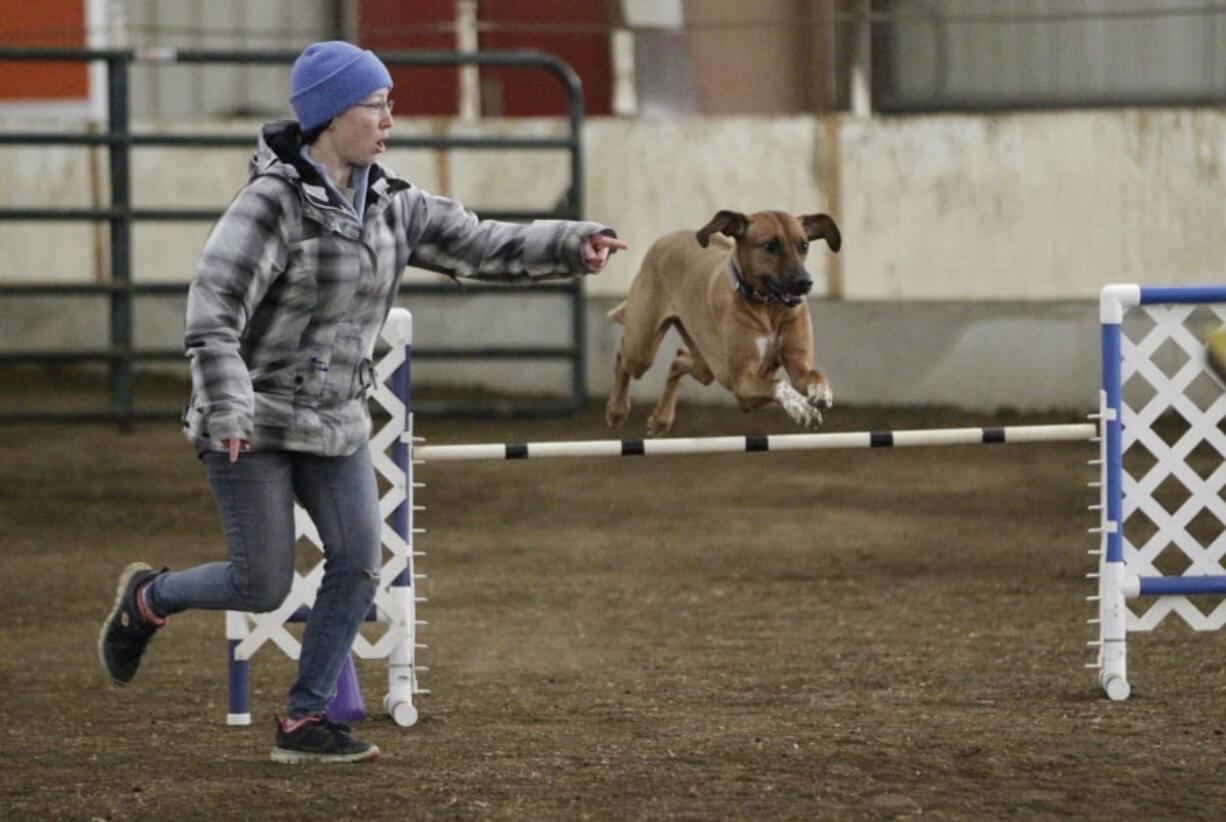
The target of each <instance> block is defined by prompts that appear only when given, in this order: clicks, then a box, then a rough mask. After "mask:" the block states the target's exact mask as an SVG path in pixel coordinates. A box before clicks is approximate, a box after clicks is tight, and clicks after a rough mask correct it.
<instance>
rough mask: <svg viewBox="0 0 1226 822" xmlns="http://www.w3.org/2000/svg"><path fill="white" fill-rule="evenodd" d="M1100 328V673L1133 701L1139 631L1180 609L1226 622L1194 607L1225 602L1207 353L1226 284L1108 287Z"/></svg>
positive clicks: (1218, 447)
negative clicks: (1134, 641) (1132, 660)
mask: <svg viewBox="0 0 1226 822" xmlns="http://www.w3.org/2000/svg"><path fill="white" fill-rule="evenodd" d="M1100 320H1101V322H1102V361H1103V374H1102V391H1101V392H1100V398H1099V417H1100V420H1099V425H1100V430H1101V431H1102V438H1101V443H1100V451H1101V471H1102V481H1101V483H1099V485H1100V490H1099V493H1100V500H1099V505H1098V506H1096V507H1097V508H1098V509H1099V511H1100V512H1101V513H1100V526H1099V528H1098V529H1097V530H1099V531H1100V532H1101V540H1100V543H1101V544H1100V547H1099V549H1098V550H1097V551H1095V552H1092V553H1098V554H1099V571H1098V589H1099V590H1098V595H1097V596H1095V597H1091V599H1092V600H1097V602H1098V617H1097V619H1092V620H1091V622H1097V623H1098V640H1097V641H1096V642H1092V643H1091V644H1092V645H1097V647H1098V659H1097V661H1096V662H1094V663H1091V666H1090V667H1095V668H1098V679H1099V684H1100V685H1101V686H1102V687H1103V689H1104V690H1105V691H1106V693H1107V695H1108V696H1109V697H1110V698H1111V699H1114V700H1123V699H1127V698H1128V695H1129V693H1130V692H1131V685H1130V684H1129V681H1128V669H1127V636H1128V633H1129V632H1130V631H1149V630H1152V629H1153V628H1154V627H1155V626H1157V625H1158V623H1159V622H1161V621H1162V620H1163V618H1164V617H1166V616H1167V615H1168V614H1171V613H1174V614H1178V615H1179V616H1180V617H1181V618H1182V619H1183V620H1184V621H1185V622H1187V623H1188V624H1189V625H1190V626H1191V627H1192V628H1194V629H1195V630H1198V631H1216V630H1219V629H1220V628H1222V626H1223V624H1226V600H1222V601H1219V602H1217V603H1216V605H1215V607H1213V608H1212V609H1211V610H1210V611H1209V612H1208V613H1205V612H1204V611H1202V610H1201V609H1200V608H1198V607H1197V606H1196V605H1195V604H1194V603H1193V601H1192V599H1191V598H1192V597H1194V596H1198V595H1205V594H1211V595H1222V594H1226V568H1224V567H1223V564H1222V557H1223V555H1224V554H1226V501H1224V500H1223V498H1222V489H1223V486H1224V485H1226V461H1224V459H1223V457H1224V456H1226V432H1224V431H1223V420H1224V419H1226V391H1224V390H1223V386H1222V385H1221V383H1219V382H1218V381H1217V380H1216V379H1215V378H1214V377H1213V376H1212V375H1211V372H1210V371H1209V369H1208V367H1207V356H1208V352H1207V348H1206V345H1205V336H1206V334H1207V333H1208V332H1210V331H1212V330H1215V329H1216V328H1218V327H1219V326H1221V325H1222V324H1223V323H1224V322H1226V287H1224V286H1200V287H1182V288H1177V287H1142V286H1136V285H1111V286H1107V287H1106V288H1104V289H1103V290H1102V294H1101V296H1100ZM1193 460H1195V461H1196V463H1197V467H1195V468H1194V467H1193V465H1192V464H1191V462H1192V461H1193ZM1164 569H1165V572H1164Z"/></svg>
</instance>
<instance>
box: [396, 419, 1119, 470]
mask: <svg viewBox="0 0 1226 822" xmlns="http://www.w3.org/2000/svg"><path fill="white" fill-rule="evenodd" d="M407 436H408V435H405V439H407ZM1097 436H1098V427H1097V426H1096V425H1094V424H1092V423H1079V424H1073V425H1018V426H1012V427H1005V428H932V429H928V430H918V431H860V432H855V433H838V434H779V435H775V436H769V437H763V436H758V437H690V438H678V439H658V440H580V441H575V442H527V443H510V442H508V443H484V444H475V445H418V446H415V447H414V448H413V458H414V459H415V460H421V461H422V462H454V461H458V460H501V459H508V460H514V459H543V458H546V457H642V456H648V457H651V456H663V455H665V454H729V453H744V452H752V451H820V450H825V449H831V448H891V447H893V448H906V447H911V446H917V445H991V444H994V443H1026V442H1088V441H1090V440H1092V439H1094V438H1095V437H1097Z"/></svg>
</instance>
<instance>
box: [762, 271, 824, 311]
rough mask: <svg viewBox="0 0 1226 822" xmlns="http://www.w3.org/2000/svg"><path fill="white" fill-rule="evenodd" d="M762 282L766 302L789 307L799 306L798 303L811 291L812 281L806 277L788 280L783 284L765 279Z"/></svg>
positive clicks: (768, 278)
mask: <svg viewBox="0 0 1226 822" xmlns="http://www.w3.org/2000/svg"><path fill="white" fill-rule="evenodd" d="M762 282H763V284H764V285H765V286H766V299H767V300H768V301H770V300H778V301H779V302H781V303H783V304H784V305H786V306H789V307H791V306H794V305H800V301H801V300H802V299H804V296H805V295H806V294H808V293H809V292H810V291H812V290H813V280H811V279H809V278H808V277H804V278H802V279H796V280H789V281H787V282H783V283H780V282H777V281H776V280H774V279H772V278H770V277H767V278H765V279H763V281H762Z"/></svg>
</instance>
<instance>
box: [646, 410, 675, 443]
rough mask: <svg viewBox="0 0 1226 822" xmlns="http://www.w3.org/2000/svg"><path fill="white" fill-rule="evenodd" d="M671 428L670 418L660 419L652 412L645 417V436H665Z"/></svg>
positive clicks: (652, 437)
mask: <svg viewBox="0 0 1226 822" xmlns="http://www.w3.org/2000/svg"><path fill="white" fill-rule="evenodd" d="M671 430H673V421H672V420H662V419H659V418H658V417H656V415H655V414H652V415H651V416H650V417H648V418H647V437H648V439H655V438H656V437H666V436H668V432H669V431H671Z"/></svg>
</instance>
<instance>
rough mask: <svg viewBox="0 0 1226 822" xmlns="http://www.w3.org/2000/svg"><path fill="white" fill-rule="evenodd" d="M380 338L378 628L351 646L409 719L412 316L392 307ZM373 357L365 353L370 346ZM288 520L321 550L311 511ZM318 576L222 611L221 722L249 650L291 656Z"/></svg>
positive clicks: (237, 693)
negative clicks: (267, 603)
mask: <svg viewBox="0 0 1226 822" xmlns="http://www.w3.org/2000/svg"><path fill="white" fill-rule="evenodd" d="M382 337H383V340H384V341H385V342H386V343H387V344H388V345H389V346H390V350H389V351H388V352H387V354H385V355H384V356H383V357H382V359H380V360H379V362H378V363H377V364H376V365H375V370H376V373H377V375H378V378H377V380H376V386H375V389H374V391H373V393H372V395H371V399H372V400H374V401H375V402H377V403H378V404H379V405H380V406H382V407H383V410H384V411H385V412H386V413H387V414H388V416H389V417H390V419H389V420H388V422H387V423H386V424H384V426H383V427H382V428H380V429H379V430H378V431H377V432H376V433H375V434H374V436H372V437H371V440H370V452H371V461H372V462H373V463H374V466H375V470H376V471H377V472H378V473H379V474H380V475H381V476H382V477H383V479H384V480H385V481H386V483H387V485H388V486H389V487H388V489H387V492H386V493H385V494H384V495H383V496H382V498H381V499H380V500H379V510H380V512H381V513H382V515H383V533H382V542H383V553H384V558H383V566H382V570H381V573H380V578H379V588H378V591H377V592H376V593H375V603H374V607H373V608H372V610H371V613H370V614H369V615H368V616H367V621H368V622H378V623H380V624H382V625H384V626H386V627H385V629H384V630H383V633H382V635H381V636H379V637H378V639H376V640H374V641H371V640H368V639H367V638H366V637H365V636H363V635H362V634H358V636H357V638H356V639H355V640H354V643H353V651H354V653H356V654H357V655H358V656H359V657H361V658H363V659H383V658H386V659H387V661H388V674H387V676H388V688H387V695H386V696H385V697H384V700H383V707H384V708H385V710H386V711H387V712H388V714H389V715H390V716H391V717H392V719H393V720H394V721H395V722H396V724H398V725H401V726H409V725H412V724H414V723H415V722H416V721H417V709H416V708H415V707H414V705H413V697H414V696H415V695H417V694H424V693H428V692H427V691H425V690H422V689H421V688H419V686H418V682H417V674H418V672H419V671H424V670H425V668H424V667H422V666H419V665H417V662H416V651H417V648H418V647H422V646H419V645H418V644H417V638H416V637H417V626H418V625H421V624H424V623H422V622H420V621H419V620H418V619H417V603H418V602H422V601H424V600H423V598H422V597H420V596H418V595H417V593H416V591H417V580H418V579H420V578H422V577H423V575H420V574H416V573H415V572H414V558H415V557H417V556H421V555H422V554H421V552H418V551H415V550H414V536H415V535H416V534H418V533H420V529H417V528H416V527H415V526H414V523H413V516H414V513H415V512H416V511H418V510H420V507H416V506H414V505H413V504H412V494H411V489H412V487H413V464H412V461H411V460H410V459H409V447H408V442H407V441H406V439H407V438H406V434H408V432H410V431H411V425H412V418H411V415H410V413H409V404H410V368H411V363H412V353H411V345H412V337H413V318H412V315H411V314H410V313H409V312H408V311H407V310H406V309H403V308H393V309H392V311H391V314H390V315H389V317H388V320H387V323H386V324H385V325H384V327H383V332H382ZM372 356H373V353H372ZM294 520H295V526H296V531H297V536H298V538H299V539H302V538H303V537H305V538H307V539H308V540H309V541H310V542H311V543H312V544H314V545H315V546H316V547H317V548H320V549H321V550H322V547H323V546H322V542H321V541H320V538H319V533H318V532H317V531H316V529H315V526H314V524H313V523H312V522H311V518H310V517H309V516H308V515H307V513H306V511H305V510H304V509H303V508H302V507H301V506H299V505H295V507H294ZM321 579H323V561H322V559H321V560H320V562H318V563H317V564H316V565H315V566H314V567H313V568H312V569H311V570H310V571H309V572H307V573H306V574H299V573H297V572H295V574H294V582H293V586H292V587H291V589H290V593H289V596H287V597H286V599H285V602H284V603H282V605H281V607H280V608H278V609H277V610H275V611H272V612H270V613H267V614H251V613H245V612H241V611H227V612H226V639H227V640H228V645H229V659H230V707H229V713H228V714H227V724H230V725H249V724H250V723H251V709H250V701H249V696H248V692H249V683H248V666H249V664H250V663H249V660H250V659H251V657H252V655H253V654H255V652H256V651H257V650H258V649H259V648H260V647H261V646H262V645H264V644H265V643H266V642H269V641H271V642H272V643H273V644H275V645H277V646H278V647H279V648H281V650H282V651H284V652H285V654H286V655H287V656H289V657H290V658H291V659H297V658H298V655H299V653H300V651H301V643H300V642H299V641H298V639H297V638H296V637H295V636H294V635H293V634H291V633H290V631H289V630H288V629H287V627H286V626H287V625H288V623H291V622H302V621H304V620H305V619H306V617H307V615H308V614H309V613H310V609H311V606H312V605H314V603H315V592H316V590H317V589H318V588H319V582H320V580H321Z"/></svg>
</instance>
